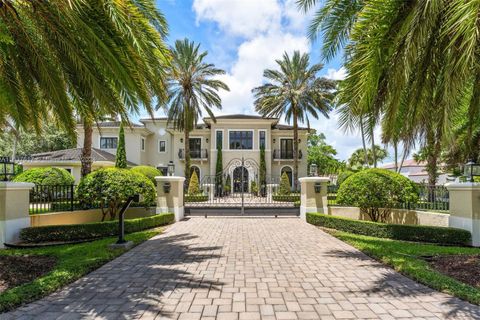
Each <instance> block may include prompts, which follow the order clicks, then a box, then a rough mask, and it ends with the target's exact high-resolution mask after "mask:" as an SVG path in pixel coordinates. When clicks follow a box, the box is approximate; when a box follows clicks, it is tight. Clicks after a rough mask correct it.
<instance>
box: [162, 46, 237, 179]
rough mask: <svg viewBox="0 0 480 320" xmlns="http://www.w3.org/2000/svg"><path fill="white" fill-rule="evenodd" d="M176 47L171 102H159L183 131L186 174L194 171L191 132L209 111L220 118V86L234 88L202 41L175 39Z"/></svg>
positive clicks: (176, 127)
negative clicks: (208, 60)
mask: <svg viewBox="0 0 480 320" xmlns="http://www.w3.org/2000/svg"><path fill="white" fill-rule="evenodd" d="M171 51H172V63H171V68H170V69H169V71H168V79H169V80H168V91H169V95H168V103H167V104H162V103H160V104H158V106H157V108H163V109H164V111H165V112H166V114H167V116H168V123H172V124H173V127H174V128H175V129H176V130H180V131H183V133H184V143H185V177H187V185H188V178H189V174H190V144H189V138H190V132H191V131H192V130H193V129H194V128H195V127H196V125H197V123H198V120H199V118H200V117H202V114H203V111H205V112H206V113H207V114H208V115H209V116H210V117H211V118H212V120H213V121H216V119H215V115H214V114H213V112H212V108H218V109H221V108H222V101H221V99H220V96H219V95H218V91H219V90H220V89H223V90H227V91H228V90H230V89H229V88H228V86H227V85H226V84H225V83H224V82H222V81H221V80H218V79H216V78H215V77H217V76H219V75H222V74H225V71H224V70H222V69H219V68H216V67H215V65H213V64H211V63H206V62H205V61H204V60H205V57H206V56H207V51H203V52H201V51H200V44H195V43H194V42H193V41H189V40H188V39H183V40H177V41H175V46H174V47H173V48H172V49H171Z"/></svg>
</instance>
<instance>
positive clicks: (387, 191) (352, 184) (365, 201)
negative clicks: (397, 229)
mask: <svg viewBox="0 0 480 320" xmlns="http://www.w3.org/2000/svg"><path fill="white" fill-rule="evenodd" d="M417 201H418V190H417V187H416V185H415V184H414V183H413V182H412V181H410V180H409V179H408V178H406V177H404V176H402V175H401V174H398V173H396V172H393V171H388V170H384V169H367V170H363V171H360V172H357V173H355V174H354V175H352V176H350V177H349V178H348V179H347V180H345V181H344V182H343V183H342V184H341V185H340V188H339V189H338V193H337V203H338V204H340V205H348V206H354V207H359V208H360V210H361V211H362V213H365V214H367V215H368V216H369V217H370V219H371V220H372V221H385V220H386V218H387V217H388V215H389V214H390V213H391V209H392V208H394V207H396V206H398V205H399V204H401V203H416V202H417Z"/></svg>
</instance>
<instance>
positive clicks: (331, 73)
mask: <svg viewBox="0 0 480 320" xmlns="http://www.w3.org/2000/svg"><path fill="white" fill-rule="evenodd" d="M346 77H347V70H346V69H345V68H344V67H341V68H340V69H338V70H337V69H328V70H327V74H326V75H325V78H328V79H332V80H343V79H345V78H346Z"/></svg>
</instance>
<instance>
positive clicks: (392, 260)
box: [328, 230, 480, 304]
mask: <svg viewBox="0 0 480 320" xmlns="http://www.w3.org/2000/svg"><path fill="white" fill-rule="evenodd" d="M328 232H329V233H330V234H332V235H333V236H335V237H337V238H339V239H340V240H342V241H345V242H347V243H349V244H350V245H352V246H354V247H355V248H357V249H359V250H361V251H362V252H364V253H365V254H367V255H368V256H370V257H372V258H375V259H376V260H379V261H381V262H383V263H385V264H387V265H389V266H391V267H393V268H394V269H395V270H396V271H398V272H401V273H402V274H404V275H406V276H408V277H410V278H412V279H414V280H416V281H418V282H420V283H423V284H425V285H427V286H429V287H431V288H434V289H436V290H439V291H442V292H445V293H448V294H451V295H453V296H456V297H459V298H461V299H464V300H467V301H469V302H472V303H475V304H480V288H476V287H472V286H469V285H467V284H464V283H462V282H459V281H457V280H455V279H453V278H451V277H448V276H445V275H443V274H441V273H439V272H437V271H435V270H433V268H431V267H430V265H429V263H428V262H427V261H425V260H424V259H422V258H421V256H437V255H450V254H455V255H460V254H466V255H474V254H480V249H478V248H468V247H445V246H438V245H431V244H421V243H413V242H405V241H398V240H389V239H381V238H373V237H368V236H362V235H355V234H351V233H346V232H341V231H332V230H328Z"/></svg>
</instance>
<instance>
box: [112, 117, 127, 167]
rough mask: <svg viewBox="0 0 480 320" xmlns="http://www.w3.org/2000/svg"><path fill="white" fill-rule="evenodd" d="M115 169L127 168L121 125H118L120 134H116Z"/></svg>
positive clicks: (123, 132)
mask: <svg viewBox="0 0 480 320" xmlns="http://www.w3.org/2000/svg"><path fill="white" fill-rule="evenodd" d="M115 167H117V168H126V167H127V152H126V150H125V131H124V130H123V123H122V124H120V132H119V133H118V145H117V155H116V157H115Z"/></svg>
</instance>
